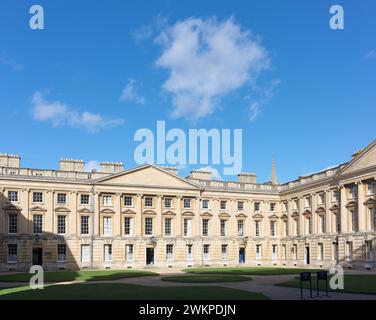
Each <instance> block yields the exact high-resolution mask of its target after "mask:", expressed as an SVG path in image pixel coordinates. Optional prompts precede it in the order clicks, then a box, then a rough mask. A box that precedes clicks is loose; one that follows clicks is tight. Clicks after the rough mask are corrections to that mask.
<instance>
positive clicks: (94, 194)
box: [91, 191, 100, 236]
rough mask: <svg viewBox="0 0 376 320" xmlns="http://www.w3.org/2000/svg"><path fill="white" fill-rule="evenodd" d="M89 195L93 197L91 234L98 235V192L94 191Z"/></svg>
mask: <svg viewBox="0 0 376 320" xmlns="http://www.w3.org/2000/svg"><path fill="white" fill-rule="evenodd" d="M91 196H92V197H93V200H92V201H93V202H92V203H93V206H92V210H93V214H92V216H93V229H94V230H93V236H98V235H99V234H100V230H99V229H100V221H99V219H100V193H99V192H95V191H94V192H92V194H91Z"/></svg>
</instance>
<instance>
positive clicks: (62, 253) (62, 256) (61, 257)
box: [57, 243, 67, 262]
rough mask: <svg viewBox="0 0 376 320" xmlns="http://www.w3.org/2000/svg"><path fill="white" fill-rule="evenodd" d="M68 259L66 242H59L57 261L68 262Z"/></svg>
mask: <svg viewBox="0 0 376 320" xmlns="http://www.w3.org/2000/svg"><path fill="white" fill-rule="evenodd" d="M63 248H64V249H63ZM66 261H67V245H66V244H65V243H59V244H58V245H57V262H66Z"/></svg>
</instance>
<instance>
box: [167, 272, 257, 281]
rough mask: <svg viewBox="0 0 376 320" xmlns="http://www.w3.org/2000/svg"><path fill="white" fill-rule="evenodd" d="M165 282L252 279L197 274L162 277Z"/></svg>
mask: <svg viewBox="0 0 376 320" xmlns="http://www.w3.org/2000/svg"><path fill="white" fill-rule="evenodd" d="M162 280H163V281H172V282H187V283H207V282H237V281H249V280H251V278H250V277H245V276H238V275H232V274H197V275H196V274H195V275H191V274H188V275H179V276H166V277H162Z"/></svg>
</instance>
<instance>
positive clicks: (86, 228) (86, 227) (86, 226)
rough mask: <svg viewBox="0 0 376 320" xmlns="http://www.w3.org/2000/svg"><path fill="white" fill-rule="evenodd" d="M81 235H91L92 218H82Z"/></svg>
mask: <svg viewBox="0 0 376 320" xmlns="http://www.w3.org/2000/svg"><path fill="white" fill-rule="evenodd" d="M85 220H86V221H85ZM84 231H85V232H84ZM80 234H81V235H88V234H90V216H86V215H82V216H80Z"/></svg>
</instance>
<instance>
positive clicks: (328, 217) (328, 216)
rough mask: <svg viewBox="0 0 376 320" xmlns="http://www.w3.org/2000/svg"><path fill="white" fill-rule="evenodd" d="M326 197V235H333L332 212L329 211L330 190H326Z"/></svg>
mask: <svg viewBox="0 0 376 320" xmlns="http://www.w3.org/2000/svg"><path fill="white" fill-rule="evenodd" d="M324 195H325V203H324V206H325V218H324V219H325V233H332V232H333V230H332V212H331V211H330V210H329V208H330V203H331V199H330V190H325V192H324Z"/></svg>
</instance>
